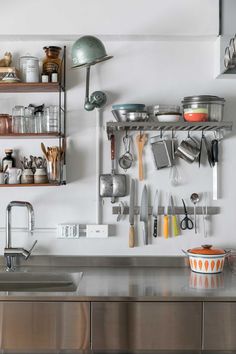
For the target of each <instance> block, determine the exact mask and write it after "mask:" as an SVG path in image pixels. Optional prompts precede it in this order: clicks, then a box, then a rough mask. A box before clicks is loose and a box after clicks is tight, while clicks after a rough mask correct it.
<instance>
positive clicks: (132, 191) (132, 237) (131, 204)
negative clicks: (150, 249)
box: [129, 179, 135, 248]
mask: <svg viewBox="0 0 236 354" xmlns="http://www.w3.org/2000/svg"><path fill="white" fill-rule="evenodd" d="M134 202H135V180H134V179H131V183H130V199H129V224H130V227H129V247H130V248H133V247H134V243H135V233H134Z"/></svg>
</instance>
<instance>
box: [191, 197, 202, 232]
mask: <svg viewBox="0 0 236 354" xmlns="http://www.w3.org/2000/svg"><path fill="white" fill-rule="evenodd" d="M190 200H191V202H192V203H193V205H194V232H195V234H196V233H197V218H196V204H197V203H198V202H199V200H200V197H199V195H198V194H197V193H193V194H191V196H190Z"/></svg>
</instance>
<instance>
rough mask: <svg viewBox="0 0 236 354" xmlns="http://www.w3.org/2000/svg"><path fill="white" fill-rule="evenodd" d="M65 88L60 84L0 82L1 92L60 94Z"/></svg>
mask: <svg viewBox="0 0 236 354" xmlns="http://www.w3.org/2000/svg"><path fill="white" fill-rule="evenodd" d="M60 90H62V91H64V87H63V86H62V85H61V84H60V83H58V82H48V83H44V82H32V83H29V82H8V83H7V82H6V83H5V82H0V92H12V93H14V92H59V91H60Z"/></svg>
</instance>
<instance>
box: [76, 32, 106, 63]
mask: <svg viewBox="0 0 236 354" xmlns="http://www.w3.org/2000/svg"><path fill="white" fill-rule="evenodd" d="M111 58H112V56H108V55H107V53H106V50H105V47H104V45H103V43H102V42H101V41H100V39H98V38H96V37H93V36H84V37H81V38H79V39H78V40H77V41H76V42H75V43H74V44H73V46H72V62H73V66H72V67H73V68H78V67H85V66H90V65H94V64H97V63H100V62H102V61H105V60H108V59H111Z"/></svg>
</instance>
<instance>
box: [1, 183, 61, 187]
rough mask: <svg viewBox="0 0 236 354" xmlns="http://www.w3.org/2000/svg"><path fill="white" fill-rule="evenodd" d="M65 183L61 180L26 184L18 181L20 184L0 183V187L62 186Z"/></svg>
mask: <svg viewBox="0 0 236 354" xmlns="http://www.w3.org/2000/svg"><path fill="white" fill-rule="evenodd" d="M62 184H64V183H60V182H55V183H53V182H50V183H31V184H26V183H18V184H0V188H4V187H7V188H12V187H57V186H60V185H62Z"/></svg>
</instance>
